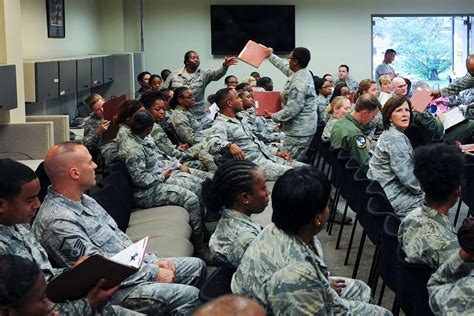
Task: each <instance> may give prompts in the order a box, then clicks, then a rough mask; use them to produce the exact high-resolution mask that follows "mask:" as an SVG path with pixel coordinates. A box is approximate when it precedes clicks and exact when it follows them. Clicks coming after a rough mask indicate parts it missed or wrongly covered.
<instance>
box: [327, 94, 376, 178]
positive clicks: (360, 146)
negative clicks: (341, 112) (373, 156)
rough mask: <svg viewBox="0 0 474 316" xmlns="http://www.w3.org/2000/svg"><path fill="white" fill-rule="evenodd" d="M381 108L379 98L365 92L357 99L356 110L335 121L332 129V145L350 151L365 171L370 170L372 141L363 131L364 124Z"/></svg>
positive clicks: (334, 147)
mask: <svg viewBox="0 0 474 316" xmlns="http://www.w3.org/2000/svg"><path fill="white" fill-rule="evenodd" d="M379 108H381V106H380V102H379V101H378V100H377V98H375V97H373V96H371V95H370V94H364V95H362V96H360V97H359V98H358V99H357V102H356V105H355V108H354V111H352V112H351V113H347V114H346V115H345V116H344V117H343V118H342V119H340V120H338V121H337V122H336V123H334V127H333V129H332V134H331V147H332V148H333V149H345V150H347V151H349V152H350V153H351V156H352V158H354V159H355V160H356V161H357V162H358V163H359V166H360V167H361V168H362V169H363V170H364V171H367V170H368V168H369V159H370V154H369V150H370V141H369V140H368V139H367V138H366V136H365V135H364V133H363V131H364V126H366V125H367V124H368V123H369V122H371V121H372V120H373V119H374V118H375V116H376V115H377V113H378V111H379Z"/></svg>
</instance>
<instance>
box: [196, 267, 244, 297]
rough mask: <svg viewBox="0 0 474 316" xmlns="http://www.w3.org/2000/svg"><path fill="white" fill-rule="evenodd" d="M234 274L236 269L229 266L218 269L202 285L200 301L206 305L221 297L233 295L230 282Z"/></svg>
mask: <svg viewBox="0 0 474 316" xmlns="http://www.w3.org/2000/svg"><path fill="white" fill-rule="evenodd" d="M234 272H235V269H231V268H230V267H228V266H221V267H218V268H217V269H216V270H215V271H214V272H212V273H211V275H210V276H209V277H208V278H207V280H206V281H205V282H204V284H203V285H202V287H201V290H200V291H199V300H200V301H201V302H202V303H206V302H209V301H210V300H213V299H215V298H218V297H219V296H222V295H226V294H231V293H232V291H231V289H230V282H231V281H232V275H233V274H234Z"/></svg>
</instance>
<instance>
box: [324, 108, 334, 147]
mask: <svg viewBox="0 0 474 316" xmlns="http://www.w3.org/2000/svg"><path fill="white" fill-rule="evenodd" d="M328 117H329V119H328V121H327V123H326V126H324V130H323V133H322V134H321V139H322V140H323V141H325V142H328V141H330V140H331V131H332V128H333V127H334V124H335V123H336V122H337V118H336V117H335V116H333V115H331V114H329V115H328Z"/></svg>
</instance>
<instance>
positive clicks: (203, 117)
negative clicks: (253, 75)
mask: <svg viewBox="0 0 474 316" xmlns="http://www.w3.org/2000/svg"><path fill="white" fill-rule="evenodd" d="M228 68H229V67H227V66H224V65H222V66H220V67H219V68H216V69H213V70H210V69H205V70H202V69H199V68H198V69H197V70H196V71H195V72H193V73H192V74H190V73H188V72H187V71H186V69H185V68H184V67H183V68H182V69H179V70H175V71H173V72H172V73H171V74H170V75H169V76H168V78H166V81H165V82H164V83H163V85H162V87H163V88H171V89H173V90H175V89H176V88H179V87H187V88H189V89H191V91H192V92H193V96H194V97H195V98H196V106H195V107H194V108H192V109H190V112H191V113H192V114H193V115H194V117H195V118H196V119H197V120H198V122H199V123H200V124H201V126H203V127H204V126H209V125H210V124H212V120H210V119H209V118H208V117H207V112H206V107H205V101H204V91H205V89H206V86H207V85H208V84H209V83H210V82H211V81H217V80H219V79H221V78H222V77H223V76H224V75H225V74H226V72H227V69H228Z"/></svg>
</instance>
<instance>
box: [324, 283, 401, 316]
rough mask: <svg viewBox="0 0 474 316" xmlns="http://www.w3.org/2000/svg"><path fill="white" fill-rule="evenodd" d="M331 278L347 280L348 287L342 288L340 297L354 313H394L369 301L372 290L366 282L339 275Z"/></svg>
mask: <svg viewBox="0 0 474 316" xmlns="http://www.w3.org/2000/svg"><path fill="white" fill-rule="evenodd" d="M331 278H334V279H343V280H344V281H345V282H346V287H345V288H344V289H343V290H342V293H341V296H340V297H341V299H343V301H344V302H345V303H346V305H348V306H349V309H350V311H351V312H352V313H353V314H354V315H387V316H388V315H392V313H391V312H390V311H388V310H386V309H385V308H383V307H380V306H378V305H374V304H370V303H369V302H370V301H371V290H370V287H369V286H368V285H367V284H365V283H364V282H362V281H360V280H356V279H350V278H344V277H338V276H336V277H331Z"/></svg>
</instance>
